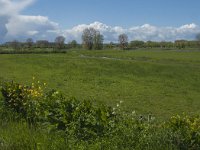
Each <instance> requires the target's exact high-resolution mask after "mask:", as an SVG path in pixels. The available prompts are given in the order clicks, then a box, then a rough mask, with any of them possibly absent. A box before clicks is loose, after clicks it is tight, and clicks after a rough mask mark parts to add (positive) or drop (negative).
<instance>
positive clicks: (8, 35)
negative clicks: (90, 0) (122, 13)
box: [0, 0, 200, 42]
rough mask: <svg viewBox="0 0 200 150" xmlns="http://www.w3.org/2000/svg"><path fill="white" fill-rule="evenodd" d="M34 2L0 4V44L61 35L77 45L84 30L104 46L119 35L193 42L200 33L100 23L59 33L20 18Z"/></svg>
mask: <svg viewBox="0 0 200 150" xmlns="http://www.w3.org/2000/svg"><path fill="white" fill-rule="evenodd" d="M34 1H35V0H0V6H1V9H0V42H3V41H4V42H5V41H10V40H14V39H17V40H25V39H26V38H29V37H31V38H33V39H34V40H39V39H46V40H49V41H53V40H54V39H55V37H56V36H58V35H63V36H65V37H66V41H67V42H68V41H71V40H77V41H78V42H81V35H82V32H83V30H84V29H85V28H88V27H93V28H95V29H97V30H99V31H100V32H101V34H103V35H104V39H105V42H111V41H112V42H117V41H118V36H119V34H122V33H125V34H127V35H128V37H129V40H144V41H148V40H152V41H174V40H177V39H187V40H192V39H194V37H195V35H196V34H197V33H200V26H198V25H196V24H194V23H191V24H186V25H182V26H180V27H157V26H153V25H150V24H144V25H141V26H133V27H130V28H123V27H121V26H110V25H106V24H104V23H101V22H94V23H91V24H81V25H77V26H74V27H73V28H71V29H60V27H59V24H58V23H56V22H53V21H51V20H50V19H49V18H48V17H46V16H28V15H22V14H21V11H22V10H23V9H25V8H27V7H28V6H29V5H31V4H32V3H33V2H34Z"/></svg>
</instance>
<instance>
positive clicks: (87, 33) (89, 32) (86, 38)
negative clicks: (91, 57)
mask: <svg viewBox="0 0 200 150" xmlns="http://www.w3.org/2000/svg"><path fill="white" fill-rule="evenodd" d="M96 32H97V31H96V30H95V29H94V28H86V29H85V30H83V34H82V43H83V46H84V47H85V48H86V49H89V50H91V49H92V48H93V44H94V37H95V35H96Z"/></svg>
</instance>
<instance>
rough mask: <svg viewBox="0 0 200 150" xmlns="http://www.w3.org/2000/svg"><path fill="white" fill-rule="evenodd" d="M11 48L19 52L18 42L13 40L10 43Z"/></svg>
mask: <svg viewBox="0 0 200 150" xmlns="http://www.w3.org/2000/svg"><path fill="white" fill-rule="evenodd" d="M10 45H11V47H12V48H13V49H14V50H15V51H16V50H20V42H19V41H17V40H14V41H12V42H10Z"/></svg>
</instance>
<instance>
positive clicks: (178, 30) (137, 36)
mask: <svg viewBox="0 0 200 150" xmlns="http://www.w3.org/2000/svg"><path fill="white" fill-rule="evenodd" d="M87 27H93V28H95V29H97V30H99V31H100V32H101V33H102V34H103V35H104V38H105V41H106V42H109V41H114V42H116V41H117V39H118V35H119V34H122V33H125V34H127V35H128V37H129V40H144V41H148V40H152V41H163V40H165V41H174V40H177V39H187V40H192V39H194V37H195V35H196V34H197V33H199V32H200V27H199V26H198V25H196V24H194V23H192V24H187V25H183V26H180V27H156V26H152V25H149V24H144V25H142V26H134V27H131V28H123V27H120V26H114V27H112V26H108V25H106V24H103V23H100V22H94V23H92V24H88V25H86V24H82V25H78V26H75V27H73V28H72V29H68V30H65V31H64V35H65V36H66V38H67V40H72V39H76V40H78V41H79V42H80V41H81V39H80V38H81V34H82V31H83V30H84V29H85V28H87Z"/></svg>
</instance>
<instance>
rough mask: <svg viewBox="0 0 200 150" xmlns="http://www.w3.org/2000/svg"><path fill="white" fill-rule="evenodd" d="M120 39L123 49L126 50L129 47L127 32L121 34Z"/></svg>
mask: <svg viewBox="0 0 200 150" xmlns="http://www.w3.org/2000/svg"><path fill="white" fill-rule="evenodd" d="M118 40H119V46H120V48H121V49H123V50H124V49H127V48H128V36H127V35H126V34H120V35H119V37H118Z"/></svg>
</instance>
